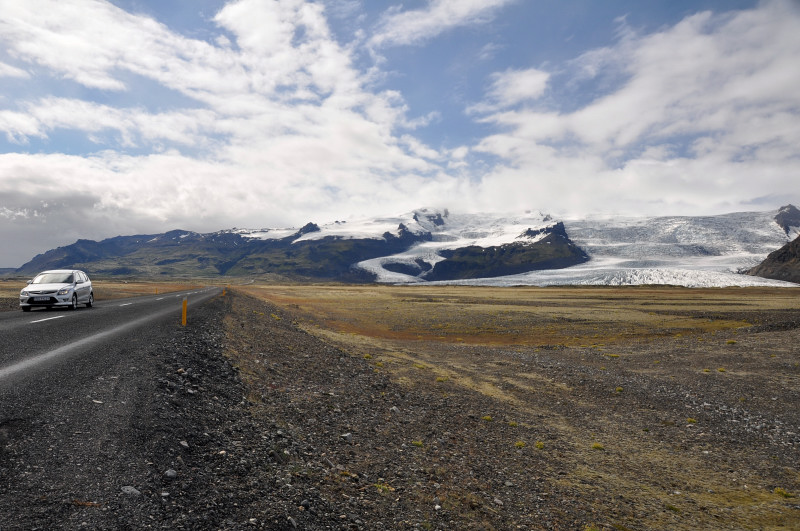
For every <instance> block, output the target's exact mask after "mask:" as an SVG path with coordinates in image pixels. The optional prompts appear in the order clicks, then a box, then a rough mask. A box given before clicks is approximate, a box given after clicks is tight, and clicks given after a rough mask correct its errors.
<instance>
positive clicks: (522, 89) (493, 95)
mask: <svg viewBox="0 0 800 531" xmlns="http://www.w3.org/2000/svg"><path fill="white" fill-rule="evenodd" d="M491 77H492V84H491V87H490V88H489V90H488V91H487V100H486V101H485V102H484V103H481V104H478V105H474V106H472V107H470V109H469V110H468V111H469V112H477V113H485V112H491V111H496V110H500V109H506V108H508V107H513V106H514V105H517V104H518V103H521V102H525V101H534V100H537V99H538V98H540V97H541V96H542V95H543V94H544V93H545V90H546V89H547V83H548V81H549V80H550V73H549V72H545V71H542V70H537V69H536V68H529V69H526V70H506V71H505V72H497V73H495V74H492V76H491Z"/></svg>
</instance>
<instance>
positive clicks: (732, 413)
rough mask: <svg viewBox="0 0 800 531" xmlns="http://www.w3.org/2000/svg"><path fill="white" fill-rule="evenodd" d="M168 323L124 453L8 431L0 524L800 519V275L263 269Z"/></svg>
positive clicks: (436, 525) (547, 524)
mask: <svg viewBox="0 0 800 531" xmlns="http://www.w3.org/2000/svg"><path fill="white" fill-rule="evenodd" d="M144 289H145V292H147V291H148V290H149V289H150V288H147V287H145V288H144ZM150 293H152V291H150ZM99 298H100V297H98V299H99ZM12 306H13V303H10V304H9V307H12ZM166 332H167V330H165V333H166ZM174 333H175V334H176V337H175V339H173V340H169V341H166V340H162V341H163V345H151V346H150V347H148V354H147V359H149V360H150V363H149V365H148V366H144V365H142V364H141V363H140V364H139V366H140V367H142V369H141V378H142V379H147V381H143V382H141V383H140V384H136V383H134V382H131V381H129V380H128V379H123V378H119V379H118V380H114V382H119V383H115V385H119V386H122V385H123V380H124V381H125V382H126V383H124V385H126V386H133V388H132V389H128V390H127V391H126V393H127V394H130V395H131V396H135V395H137V393H139V394H143V393H149V394H148V396H147V397H146V400H145V399H144V398H141V399H139V400H140V401H141V402H143V403H147V404H152V405H151V406H150V407H148V408H139V409H138V410H137V417H141V418H138V420H131V421H126V420H125V419H122V418H121V417H120V413H119V412H117V413H115V415H116V416H114V417H112V420H113V422H114V423H115V425H116V427H115V428H114V429H113V430H112V431H113V433H117V432H120V431H123V430H122V428H123V427H124V426H126V425H127V423H130V426H131V427H130V428H128V431H130V432H131V433H136V434H137V437H135V438H132V439H131V440H129V441H126V442H125V444H124V445H123V444H122V443H120V444H119V446H120V447H121V449H120V450H119V451H117V452H115V453H114V454H113V455H110V453H109V452H104V454H105V455H103V456H100V457H102V459H103V460H102V461H99V459H100V457H98V456H94V455H93V454H92V452H91V451H90V448H89V449H87V448H84V447H82V446H81V445H79V444H73V445H66V444H61V445H59V444H58V443H54V442H53V441H40V440H39V439H40V438H37V437H36V436H35V430H38V429H45V428H43V427H42V426H48V425H49V423H50V422H51V421H49V420H37V421H36V422H33V421H30V423H31V427H27V426H26V425H25V424H24V422H23V421H22V420H16V421H15V423H13V424H9V425H8V426H7V427H6V428H5V429H6V432H5V435H4V436H3V439H2V441H3V442H4V447H3V448H0V465H2V467H0V468H2V470H0V471H2V472H3V473H4V475H5V477H6V478H16V477H18V476H19V477H22V478H23V479H22V480H20V482H21V483H20V484H18V483H13V482H12V483H10V484H8V485H7V486H6V487H4V489H3V490H1V491H0V494H1V496H0V509H3V510H4V511H5V514H7V515H13V518H12V517H11V516H9V517H8V518H9V519H8V520H6V521H2V520H0V527H2V528H3V529H4V530H5V529H6V528H9V529H14V528H16V527H14V525H15V524H19V528H35V527H46V528H53V527H59V526H64V527H79V524H80V525H86V526H89V527H93V528H109V529H110V528H119V527H120V526H121V527H123V528H147V527H150V528H171V529H179V528H184V529H203V528H214V529H253V528H263V529H383V528H387V529H580V530H592V529H622V530H624V529H642V530H644V529H687V530H688V529H796V528H798V527H800V469H799V468H798V463H800V408H798V404H800V348H799V347H798V340H800V292H798V290H796V289H762V288H745V289H742V288H737V289H684V288H671V287H633V288H631V287H628V288H529V287H526V288H474V287H472V288H469V287H431V286H425V287H414V286H406V287H389V286H342V285H248V286H238V287H234V288H232V289H228V290H227V293H226V295H224V296H221V297H218V298H217V299H215V300H214V301H212V302H210V303H207V304H206V305H204V306H203V307H202V308H201V309H198V310H196V311H195V313H194V314H193V316H192V319H190V323H189V326H188V327H187V328H186V329H185V330H176V331H175V332H174ZM148 382H150V383H148ZM106 383H107V382H106ZM137 385H139V388H138V389H139V391H137V390H136V389H137V387H136V386H137ZM153 393H155V394H153ZM161 395H163V397H161ZM161 404H165V405H166V406H164V405H161ZM150 409H152V410H153V411H156V412H158V414H152V415H151V414H149V413H148V411H149V410H150ZM60 411H61V412H60V413H59V415H60V416H58V417H57V418H58V425H59V426H60V425H62V424H64V423H68V422H69V418H65V416H66V417H69V413H68V411H69V410H67V409H64V408H61V410H60ZM165 411H169V413H168V414H166V413H165ZM42 415H43V419H46V418H47V416H46V415H45V414H42ZM142 419H144V420H146V423H144V427H143V426H142V423H143V422H144V421H143V420H142ZM52 422H55V421H52ZM101 425H102V420H98V421H97V422H96V423H94V424H93V425H92V426H90V427H84V428H83V430H89V431H91V430H94V431H97V430H100V431H101V432H102V430H103V428H102V426H101ZM58 429H60V428H57V429H53V430H51V431H58ZM67 431H69V430H67ZM148 433H152V435H147V434H148ZM179 443H180V444H179ZM37 445H39V446H41V447H42V451H41V454H42V455H48V448H49V451H50V452H51V453H50V455H52V452H53V447H55V448H56V449H59V450H61V451H63V452H72V453H75V454H77V456H76V457H75V458H74V460H75V461H77V462H80V463H89V464H91V463H96V464H97V466H96V467H95V466H94V465H92V467H91V468H89V467H87V471H88V472H87V473H86V474H87V478H86V480H85V481H86V482H87V485H90V486H91V488H90V489H89V488H88V487H87V489H88V490H86V492H91V494H85V492H84V491H83V490H81V487H80V484H81V482H82V481H83V479H81V478H82V476H81V474H80V473H79V474H77V475H75V476H71V477H69V478H59V477H58V472H57V469H58V467H53V466H48V465H47V463H46V462H45V463H44V464H43V463H42V461H38V462H36V463H33V462H32V461H33V460H34V459H35V456H37V455H40V454H39V452H37ZM132 456H134V457H132ZM114 460H120V461H123V462H121V463H119V464H114V463H112V462H109V461H114ZM126 460H127V461H126ZM133 463H141V464H143V463H146V464H147V466H148V467H149V470H150V472H147V471H146V470H143V471H142V472H141V477H140V479H139V480H138V483H137V482H134V481H133V480H132V479H129V478H128V477H127V476H129V475H131V474H128V475H127V476H125V477H124V478H119V477H116V478H115V477H113V476H112V477H106V475H105V474H104V473H103V472H101V470H106V469H110V470H112V469H113V470H118V469H124V468H125V467H128V468H130V469H132V468H133V467H134V465H133ZM141 464H137V465H136V467H137V468H136V470H138V468H140V467H141V466H142V465H141ZM34 465H35V466H34ZM32 466H33V468H34V469H35V470H38V469H40V468H41V469H44V470H47V471H48V473H49V474H51V475H50V476H48V475H47V474H44V473H38V474H36V473H33V474H32V473H31V472H30V467H32ZM26 467H27V468H26ZM95 468H96V470H97V472H93V471H94V470H95ZM54 470H55V471H54ZM73 470H74V467H73ZM165 471H166V472H165ZM167 473H168V474H167ZM42 477H45V478H46V479H41V478H42ZM35 478H40V479H35ZM45 481H46V482H47V484H46V485H40V484H39V483H37V482H45ZM129 485H130V486H135V487H136V492H137V493H138V494H136V496H135V497H131V495H130V493H129V491H124V490H121V488H122V489H124V488H128V486H129ZM40 491H41V492H46V493H47V496H43V495H36V493H37V492H40ZM62 491H63V493H62V494H59V492H62ZM66 492H69V494H67V493H66ZM59 500H60V501H59ZM54 507H55V508H57V509H58V511H54V510H53V508H54ZM0 512H3V511H0ZM65 522H66V524H65Z"/></svg>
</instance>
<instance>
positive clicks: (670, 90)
mask: <svg viewBox="0 0 800 531" xmlns="http://www.w3.org/2000/svg"><path fill="white" fill-rule="evenodd" d="M612 57H613V60H611V59H610V58H612ZM797 57H800V9H798V6H797V5H796V4H793V3H791V2H788V1H774V2H767V3H765V4H762V5H761V6H759V8H757V9H752V10H747V11H740V12H734V13H732V14H725V15H715V14H712V13H710V12H704V13H699V14H696V15H693V16H690V17H687V18H686V19H684V20H683V21H681V22H680V23H679V24H677V25H675V26H674V27H670V28H665V29H663V30H662V31H659V32H656V33H652V34H648V35H635V34H632V33H630V32H627V33H625V34H624V36H623V37H622V38H621V39H620V41H619V43H618V45H617V46H616V47H609V48H605V49H602V50H596V51H590V52H588V53H587V54H585V55H584V56H582V57H581V58H579V60H577V61H575V62H574V64H575V65H577V66H579V69H578V71H577V72H576V73H575V78H574V79H572V80H570V79H567V80H566V81H563V82H564V84H565V85H567V86H570V85H571V84H572V86H573V89H574V83H586V80H587V79H589V78H591V77H599V76H608V75H610V74H613V75H614V76H616V78H617V79H618V80H621V82H620V83H619V85H618V86H614V87H612V89H611V91H610V92H607V93H606V94H604V95H601V96H599V97H597V98H596V99H594V100H591V101H589V102H588V103H587V104H585V105H583V106H581V107H579V108H577V109H575V110H571V111H566V112H564V111H560V110H558V108H553V107H554V105H553V103H552V102H550V104H549V105H550V109H546V108H537V109H533V108H523V109H521V110H516V111H512V110H502V112H500V109H502V108H503V106H502V105H498V102H500V101H503V98H502V94H504V92H503V91H502V90H500V89H499V88H498V80H500V81H504V80H505V79H506V78H507V74H508V73H507V72H504V73H500V74H496V75H495V77H494V78H493V79H494V81H495V83H494V84H493V85H492V89H491V90H490V91H489V92H488V94H487V102H486V103H485V104H484V111H486V110H487V109H488V110H490V111H491V110H497V112H490V113H489V114H487V115H486V116H485V117H484V118H483V120H485V121H486V122H487V123H491V124H494V125H496V126H499V127H501V128H502V129H504V132H503V133H502V134H495V135H491V136H488V137H486V138H485V139H483V140H482V141H481V142H480V143H479V145H478V146H477V147H476V148H477V149H478V150H480V151H483V152H486V153H490V154H493V155H496V156H499V157H501V158H503V159H504V160H505V161H506V162H505V164H501V165H500V166H499V167H498V168H496V169H495V170H494V172H493V174H492V175H490V176H487V177H486V178H485V179H484V182H483V186H484V188H486V189H489V188H492V189H494V188H501V187H502V186H504V185H508V183H509V181H514V182H515V183H516V185H515V186H516V189H517V190H519V189H520V188H522V189H524V190H529V191H530V193H536V194H544V195H545V196H549V197H564V194H567V195H568V196H570V197H572V199H573V200H574V203H571V204H572V205H573V207H577V210H580V209H581V208H582V207H584V208H587V209H591V208H592V207H593V206H594V207H596V206H597V205H596V203H597V202H598V201H599V202H606V203H607V204H616V205H622V204H624V203H627V205H626V208H629V209H632V210H635V209H636V208H637V207H638V208H639V209H641V206H640V205H641V204H646V203H652V204H653V205H661V206H660V207H658V208H661V209H662V210H663V209H668V210H669V211H670V212H672V213H674V212H675V210H674V209H675V208H681V209H684V210H686V211H687V212H697V211H698V210H701V211H702V210H708V209H709V208H711V209H716V210H723V209H730V208H731V207H734V208H735V207H736V206H741V205H743V204H744V203H745V202H746V201H747V200H749V199H750V198H752V197H757V196H758V195H759V193H758V187H759V185H757V184H755V183H760V186H763V188H764V189H773V190H774V189H781V188H784V189H791V188H792V183H793V179H796V174H795V175H794V177H792V176H791V175H792V170H791V167H792V164H790V162H791V161H794V160H796V157H797V145H799V144H798V142H800V125H798V124H800V93H798V91H797V87H798V86H800V69H798V68H797V67H796V64H797ZM609 69H611V70H616V71H615V72H609ZM500 86H503V85H500ZM509 86H515V85H513V84H510V85H509ZM557 90H558V89H555V88H554V89H553V92H554V93H557ZM532 93H533V94H536V91H535V90H534V91H532ZM498 94H500V95H498ZM507 94H508V98H507V100H508V101H509V102H510V103H513V102H514V101H515V97H514V95H516V94H524V93H523V92H517V91H514V90H511V91H510V92H509V93H507ZM554 98H555V101H556V102H557V101H558V100H557V94H556V96H555V97H554ZM476 108H477V109H478V110H480V109H481V107H480V106H476ZM654 153H658V154H659V156H658V157H655V158H654V157H653V154H654ZM782 172H786V173H783V174H782ZM619 183H623V186H620V185H619ZM576 191H578V192H579V193H576ZM736 203H738V205H736ZM567 204H570V203H567ZM653 208H655V207H653Z"/></svg>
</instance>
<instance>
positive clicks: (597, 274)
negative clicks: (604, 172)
mask: <svg viewBox="0 0 800 531" xmlns="http://www.w3.org/2000/svg"><path fill="white" fill-rule="evenodd" d="M776 214H777V211H769V212H742V213H734V214H724V215H719V216H698V217H689V216H681V217H677V216H672V217H650V218H624V217H615V218H589V219H565V220H564V225H565V227H566V230H567V234H568V235H569V237H570V239H571V240H572V241H573V242H574V243H575V244H576V245H578V246H579V247H581V248H582V249H583V250H584V251H586V252H587V253H588V254H589V256H590V257H591V260H590V261H589V262H587V263H585V264H581V265H577V266H573V267H569V268H566V269H557V270H545V271H534V272H530V273H524V274H519V275H511V276H505V277H494V278H484V279H474V280H461V281H446V282H437V284H464V285H494V286H509V285H536V286H551V285H613V286H620V285H643V284H669V285H678V286H687V287H724V286H743V287H745V286H796V285H795V284H791V283H787V282H780V281H775V280H768V279H764V278H760V277H753V276H748V275H742V274H739V273H740V272H741V271H745V270H747V269H750V268H751V267H754V266H755V265H757V264H759V263H760V262H761V261H762V260H764V259H765V258H766V256H767V255H768V254H769V253H770V252H772V251H774V250H776V249H778V248H780V247H781V246H782V245H784V244H785V243H786V242H787V241H789V238H788V237H787V234H786V233H785V232H784V230H783V229H782V228H781V227H780V226H779V225H778V224H777V223H776V221H775V216H776ZM445 220H446V222H445V223H444V224H443V225H438V226H436V227H435V228H434V241H432V242H426V243H423V244H419V245H417V246H415V247H413V248H412V249H409V250H408V251H406V252H405V253H402V254H401V255H395V256H392V257H385V258H379V259H375V260H368V261H366V262H362V263H360V264H359V266H360V267H363V268H364V269H367V270H369V271H372V272H374V273H376V274H377V275H378V281H379V282H388V283H413V282H419V281H420V280H419V279H418V278H416V277H413V276H410V275H405V274H402V273H395V272H391V271H388V270H386V269H384V268H383V267H382V264H384V263H387V262H388V261H389V260H391V261H392V262H394V263H400V262H404V263H408V264H412V263H414V262H415V261H419V260H421V261H423V262H425V263H428V264H435V263H436V261H437V260H439V259H441V257H439V255H438V254H437V251H438V250H440V249H442V248H456V247H458V246H463V245H468V244H472V245H489V244H494V245H497V244H501V243H503V242H507V241H512V240H513V239H514V237H515V235H517V234H519V232H520V228H523V226H527V225H530V226H531V227H534V226H544V225H547V224H552V223H553V221H552V220H551V219H550V218H549V217H544V216H541V215H540V216H532V215H530V214H528V215H526V216H521V217H520V218H513V217H510V216H507V217H504V216H499V215H498V216H491V215H487V214H483V215H475V216H472V215H458V216H456V215H453V214H450V216H449V218H445ZM426 228H428V227H426ZM432 228H433V227H432ZM523 230H524V228H523Z"/></svg>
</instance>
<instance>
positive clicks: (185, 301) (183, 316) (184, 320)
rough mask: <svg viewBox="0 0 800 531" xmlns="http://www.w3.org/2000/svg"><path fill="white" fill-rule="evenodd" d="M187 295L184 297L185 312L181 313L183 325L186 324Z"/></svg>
mask: <svg viewBox="0 0 800 531" xmlns="http://www.w3.org/2000/svg"><path fill="white" fill-rule="evenodd" d="M186 304H187V300H186V297H184V298H183V314H182V315H181V325H182V326H186Z"/></svg>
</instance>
